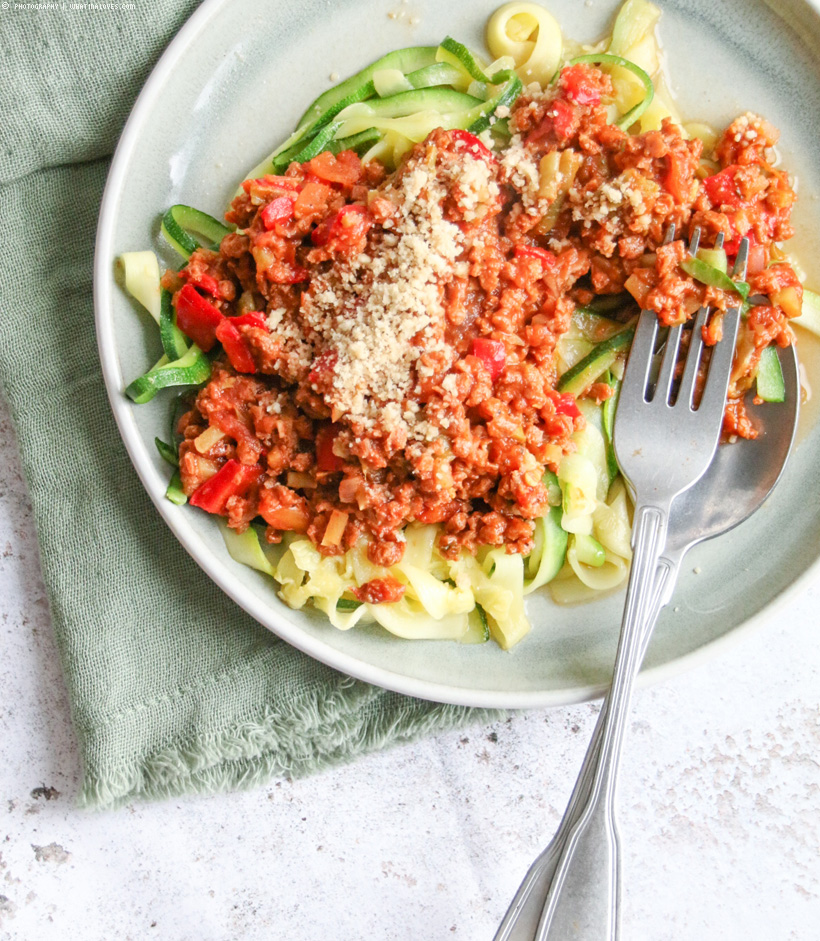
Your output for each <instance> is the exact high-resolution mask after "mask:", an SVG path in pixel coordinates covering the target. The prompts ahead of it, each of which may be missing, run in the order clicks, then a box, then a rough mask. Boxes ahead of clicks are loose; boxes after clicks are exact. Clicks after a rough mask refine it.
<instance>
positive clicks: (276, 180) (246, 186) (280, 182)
mask: <svg viewBox="0 0 820 941" xmlns="http://www.w3.org/2000/svg"><path fill="white" fill-rule="evenodd" d="M254 184H255V185H256V186H258V187H278V188H279V189H283V190H291V191H292V192H294V193H296V192H298V190H299V181H298V180H294V179H293V177H291V176H274V174H272V173H268V174H266V175H265V176H261V177H259V178H258V179H255V180H245V182H244V183H243V184H242V189H243V190H245V192H246V193H247V192H249V191H250V189H251V187H252V186H254Z"/></svg>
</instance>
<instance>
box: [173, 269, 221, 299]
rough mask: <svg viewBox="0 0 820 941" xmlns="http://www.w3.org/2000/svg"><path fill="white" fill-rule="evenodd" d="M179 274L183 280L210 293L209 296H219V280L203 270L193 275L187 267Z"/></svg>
mask: <svg viewBox="0 0 820 941" xmlns="http://www.w3.org/2000/svg"><path fill="white" fill-rule="evenodd" d="M179 276H180V278H182V280H183V281H187V282H188V283H189V284H193V285H194V287H198V288H199V289H200V290H201V291H205V293H206V294H210V295H211V297H219V281H217V280H216V278H215V277H214V276H213V275H211V274H208V273H207V272H205V271H203V272H202V273H201V274H199V275H197V276H196V277H193V276H192V275H191V273H190V272H189V271H188V269H187V268H183V269H182V271H180V273H179Z"/></svg>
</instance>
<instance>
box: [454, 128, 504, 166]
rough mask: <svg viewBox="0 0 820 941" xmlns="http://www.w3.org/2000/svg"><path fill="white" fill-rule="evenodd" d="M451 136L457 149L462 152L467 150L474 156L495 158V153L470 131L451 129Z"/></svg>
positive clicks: (486, 158) (488, 158)
mask: <svg viewBox="0 0 820 941" xmlns="http://www.w3.org/2000/svg"><path fill="white" fill-rule="evenodd" d="M450 138H451V140H452V141H453V142H454V144H455V145H456V150H458V151H461V152H462V153H463V152H464V151H466V152H467V153H469V154H472V155H473V156H474V157H481V158H482V159H484V160H495V154H494V153H493V152H492V151H491V150H490V149H489V148H487V147H485V146H484V144H482V143H481V141H480V140H479V139H478V138H477V137H476V136H475V134H471V133H470V132H469V131H461V130H458V129H456V130H454V131H450Z"/></svg>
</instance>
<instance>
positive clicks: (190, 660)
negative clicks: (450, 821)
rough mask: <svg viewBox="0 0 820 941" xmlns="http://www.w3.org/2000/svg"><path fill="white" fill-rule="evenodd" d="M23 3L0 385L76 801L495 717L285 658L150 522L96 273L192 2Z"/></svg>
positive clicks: (269, 766)
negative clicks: (117, 149)
mask: <svg viewBox="0 0 820 941" xmlns="http://www.w3.org/2000/svg"><path fill="white" fill-rule="evenodd" d="M28 6H29V9H22V8H21V7H22V4H20V5H17V4H15V3H14V2H11V3H9V4H6V3H4V4H2V8H0V56H2V62H3V81H2V83H0V199H1V200H2V203H0V205H1V206H2V208H0V244H1V245H2V254H0V317H1V318H2V320H1V321H0V383H2V389H3V392H4V394H5V396H6V397H7V399H8V401H9V403H10V405H11V409H12V414H13V416H14V420H15V422H16V426H17V432H18V436H19V442H20V448H21V451H22V455H23V463H24V467H25V471H26V475H27V478H28V484H29V488H30V491H31V498H32V502H33V505H34V514H35V519H36V523H37V530H38V536H39V542H40V550H41V556H42V567H43V574H44V576H45V580H46V584H47V585H48V589H49V593H50V598H51V610H52V617H53V621H54V629H55V633H56V636H57V641H58V645H59V650H60V655H61V658H62V663H63V668H64V672H65V677H66V683H67V686H68V691H69V695H70V698H71V704H72V712H73V718H74V724H75V728H76V732H77V737H78V740H79V745H80V749H81V752H82V757H83V766H84V779H83V786H82V792H81V795H80V801H81V802H82V803H84V804H88V805H94V806H98V807H107V806H114V805H117V804H121V803H123V802H125V801H128V800H132V799H134V798H159V797H167V796H171V795H175V794H181V793H189V792H194V791H200V792H202V791H217V790H224V789H228V788H234V787H250V786H253V785H256V784H259V783H261V782H263V781H265V780H266V779H268V778H270V777H271V776H273V775H282V774H289V775H303V774H307V773H309V772H312V771H315V770H317V769H320V768H323V767H326V766H328V765H331V764H333V763H334V762H340V761H345V760H349V759H351V758H353V757H354V756H355V755H357V754H360V753H362V752H365V751H367V750H370V749H374V748H379V747H381V746H383V745H386V744H389V743H392V742H398V741H404V740H408V739H411V738H414V737H416V736H418V735H420V734H422V733H425V732H430V731H432V730H436V729H444V728H449V727H452V726H454V725H456V724H458V723H464V722H466V721H468V720H472V721H477V720H479V719H485V718H487V717H488V715H489V713H487V712H483V711H472V710H469V709H466V708H460V707H454V706H443V705H437V704H434V703H429V702H423V701H420V700H416V699H411V698H408V697H404V696H400V695H398V694H395V693H390V692H387V691H385V690H381V689H377V688H374V687H371V686H368V685H366V684H364V683H361V682H358V681H355V680H352V679H350V678H349V677H346V676H343V675H341V674H339V673H336V672H335V671H333V670H331V669H329V668H327V667H325V666H323V665H321V664H319V663H317V662H315V661H313V660H311V659H310V658H309V657H307V656H305V655H304V654H302V653H300V652H299V651H296V650H294V649H293V648H291V647H289V646H288V645H287V644H286V643H284V642H283V641H281V640H279V639H278V638H276V637H275V636H273V635H272V634H270V633H269V632H268V631H267V630H265V629H264V628H263V627H261V626H260V625H259V624H257V623H256V622H255V621H254V620H252V619H251V618H249V617H248V616H247V615H246V614H245V613H244V612H243V611H241V610H240V609H239V608H238V607H237V606H236V605H235V604H234V603H233V602H232V601H230V600H229V599H228V598H227V597H226V596H224V595H223V594H222V593H221V592H220V591H219V590H218V589H217V588H216V587H215V586H214V585H213V584H212V583H211V582H210V580H209V579H208V578H207V577H206V576H205V575H204V574H203V573H202V572H201V571H200V569H199V568H198V567H197V566H196V565H195V564H194V562H192V561H191V559H190V558H189V557H188V555H187V553H186V552H185V551H184V550H183V549H182V547H181V546H180V545H179V544H178V543H177V542H176V540H175V539H174V537H173V536H172V535H171V533H170V532H169V531H168V529H167V528H166V527H165V524H164V523H163V522H162V520H161V519H160V517H159V515H158V514H157V513H156V511H155V510H154V508H153V506H152V505H151V503H150V501H149V499H148V497H147V496H146V494H145V492H144V491H143V489H142V487H141V485H140V483H139V481H138V479H137V476H136V474H135V472H134V470H133V468H132V467H131V465H130V463H129V461H128V458H127V456H126V452H125V449H124V447H123V445H122V443H121V441H120V438H119V435H118V433H117V429H116V426H115V424H114V420H113V418H112V416H111V413H110V409H109V406H108V402H107V399H106V395H105V390H104V388H103V382H102V377H101V374H100V367H99V362H98V358H97V348H96V340H95V333H94V316H93V308H92V257H93V249H94V235H95V230H96V224H97V214H98V211H99V203H100V198H101V195H102V189H103V185H104V183H105V177H106V173H107V170H108V158H109V155H110V154H111V153H112V151H113V149H114V146H115V144H116V140H117V136H118V134H119V132H120V130H121V127H122V125H123V123H124V121H125V118H126V117H127V115H128V112H129V110H130V108H131V105H132V104H133V102H134V99H135V98H136V96H137V93H138V92H139V89H140V87H141V85H142V83H143V82H144V80H145V78H146V77H147V75H148V73H149V71H150V69H151V67H152V66H153V64H154V62H155V61H156V59H157V57H158V56H159V54H160V52H161V51H162V49H163V48H164V46H165V45H166V44H167V43H168V41H169V40H170V39H171V37H172V36H173V35H174V33H175V32H176V30H177V29H178V28H179V27H180V26H181V25H182V24H183V22H184V21H185V19H186V17H187V16H188V15H190V13H191V12H192V11H193V9H194V7H195V6H196V4H195V3H193V2H191V0H152V2H150V3H146V2H145V0H137V2H136V3H134V4H130V6H132V7H133V9H130V10H129V9H120V10H116V11H115V10H104V9H97V10H83V11H72V10H71V9H70V5H69V4H66V5H65V8H61V7H62V5H61V4H53V5H48V4H38V6H40V7H41V9H32V8H31V7H34V6H35V5H34V4H29V5H28ZM48 6H54V7H57V8H56V9H47V7H48ZM121 6H128V5H125V4H123V5H121Z"/></svg>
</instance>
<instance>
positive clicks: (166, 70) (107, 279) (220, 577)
mask: <svg viewBox="0 0 820 941" xmlns="http://www.w3.org/2000/svg"><path fill="white" fill-rule="evenodd" d="M228 2H229V0H204V2H203V3H202V4H201V5H200V6H199V7H198V8H197V9H196V10H195V11H194V12H193V13H192V14H191V16H190V17H189V18H188V19H187V20H186V21H185V23H184V24H183V25H182V27H181V28H180V29H179V31H178V32H177V33H176V35H175V36H174V37H173V39H172V40H171V41H170V42H169V44H168V45H167V47H166V48H165V50H164V51H163V53H162V55H161V56H160V58H159V59H158V60H157V62H156V64H155V65H154V67H153V69H152V70H151V73H150V75H149V76H148V79H147V80H146V82H145V84H144V85H143V87H142V89H141V91H140V93H139V95H138V96H137V99H136V101H135V102H134V105H133V107H132V109H131V112H130V113H129V116H128V119H127V120H126V123H125V125H124V127H123V130H122V132H121V135H120V137H119V140H118V142H117V146H116V149H115V151H114V155H113V158H112V161H111V165H110V167H109V171H108V175H107V177H106V182H105V187H104V190H103V195H102V199H101V202H100V211H99V215H98V221H97V234H96V239H95V246H94V264H93V280H94V291H93V295H94V321H95V328H96V335H97V350H98V354H99V357H100V364H101V369H102V374H103V380H104V384H105V389H106V394H107V396H108V401H109V404H110V406H111V410H112V412H113V415H114V419H115V421H116V424H117V428H118V430H119V434H120V437H121V438H122V441H123V444H124V445H125V448H126V451H127V453H128V456H129V459H130V461H131V464H132V465H133V467H134V470H135V471H136V473H137V476H138V477H139V479H140V482H141V484H142V486H143V487H144V489H145V490H146V492H147V494H148V496H149V498H150V499H151V501H152V503H153V504H154V506H155V508H156V509H157V510H158V512H159V514H160V516H161V518H162V519H163V521H164V522H165V524H166V525H167V526H168V528H169V529H170V530H171V532H172V533H173V535H174V537H175V538H176V539H177V541H178V542H179V543H180V544H181V545H182V547H183V548H184V549H185V551H186V552H187V553H188V554H189V555H190V556H191V558H192V559H193V560H194V561H195V562H196V563H197V565H198V566H199V567H200V568H201V569H202V570H203V571H204V573H205V574H206V575H207V576H208V578H210V579H211V580H212V581H213V582H214V583H215V584H216V585H217V586H218V587H219V588H220V589H221V590H222V591H223V592H224V593H225V594H227V595H228V597H230V598H231V599H232V600H233V601H234V602H235V603H236V604H237V605H239V607H240V608H241V609H242V610H244V611H245V612H246V613H247V614H249V615H250V616H251V617H253V618H254V619H255V620H256V621H257V622H258V623H260V624H261V625H262V626H263V627H264V628H266V629H267V630H270V631H271V632H272V633H274V634H276V635H277V636H278V637H280V638H281V639H282V640H284V641H285V642H286V643H289V644H290V645H291V646H293V647H295V648H297V649H298V650H300V651H302V652H303V653H305V654H307V655H308V656H310V657H312V658H313V659H316V660H318V661H320V662H321V663H324V664H325V665H327V666H329V667H331V668H333V669H336V670H339V671H341V672H343V673H346V674H348V675H350V676H352V677H354V678H356V679H359V680H362V681H363V682H366V683H370V684H372V685H375V686H378V687H381V688H383V689H388V690H391V691H393V692H397V693H401V694H403V695H407V696H411V697H415V698H419V699H425V700H429V701H432V702H439V703H449V704H452V705H457V706H470V707H476V708H490V709H532V708H546V707H556V706H563V705H571V704H574V703H578V702H583V701H587V700H590V699H596V698H600V697H601V696H602V695H603V694H604V692H605V691H606V686H604V685H601V684H585V685H580V686H568V687H563V688H561V689H553V690H533V689H530V690H525V691H509V690H507V691H505V690H493V689H483V690H477V689H472V688H466V687H462V686H450V685H447V684H444V683H440V682H434V681H431V680H425V679H419V678H415V677H411V676H407V675H405V674H399V673H395V672H393V671H391V670H389V669H387V668H385V667H382V666H377V665H374V664H370V663H366V662H364V661H362V660H360V659H359V658H357V657H354V656H351V655H350V654H347V653H345V652H344V651H342V650H339V649H338V648H336V647H333V646H331V645H329V644H327V643H326V642H324V641H323V640H322V639H321V638H319V637H314V636H311V635H310V634H309V633H308V632H306V631H304V630H303V629H302V628H301V627H300V626H299V625H297V624H295V623H293V622H290V621H288V619H287V618H286V617H285V616H284V615H283V614H280V613H279V612H278V611H277V610H276V608H273V607H270V606H266V605H264V604H263V603H262V602H261V601H260V600H258V599H257V598H256V597H255V596H254V595H252V594H251V595H249V594H244V593H243V592H242V586H241V584H240V583H239V582H238V581H236V580H235V578H234V577H233V575H232V574H231V572H230V571H229V569H228V567H227V566H226V565H225V563H224V560H222V559H219V558H218V557H217V556H216V554H215V553H214V552H213V551H212V550H211V549H210V548H209V546H208V545H207V544H206V543H204V542H203V541H202V540H201V538H200V537H199V536H198V535H197V534H196V533H194V532H193V531H192V530H191V529H190V527H189V526H187V525H186V523H185V519H184V516H183V515H182V514H178V513H173V512H172V509H176V508H175V507H174V506H173V505H172V504H171V503H170V502H169V501H168V500H166V499H165V488H166V486H167V482H165V481H162V480H161V479H160V477H159V475H158V473H157V472H156V470H155V468H154V466H153V462H152V460H151V456H150V455H149V451H148V448H147V446H146V444H145V442H144V440H143V438H142V436H141V434H140V432H139V430H138V428H137V426H136V422H135V420H134V414H133V413H134V409H135V408H136V407H137V406H135V405H134V404H133V403H131V402H129V401H128V400H127V399H126V397H125V395H124V394H123V384H122V381H123V377H122V376H121V374H120V370H119V362H118V360H117V358H116V357H115V356H112V355H110V354H111V352H112V351H114V350H115V349H116V336H115V334H114V330H113V318H111V317H110V316H109V313H110V310H111V305H112V301H113V287H114V284H115V282H114V278H113V277H112V276H111V271H112V267H111V266H112V264H113V261H114V254H113V239H114V231H115V222H116V216H115V213H114V209H115V207H116V203H117V200H118V198H119V193H120V191H121V188H122V186H123V185H124V183H125V176H126V174H125V170H126V169H127V166H128V161H129V158H130V156H131V154H132V151H133V150H134V148H135V146H136V145H137V143H138V139H139V131H140V128H141V126H142V124H143V122H144V120H145V119H146V118H147V117H150V113H151V108H152V106H153V105H154V103H155V101H156V99H157V97H158V94H159V92H160V91H161V89H162V87H163V85H164V83H165V81H166V79H167V78H168V77H169V76H170V75H171V74H172V73H173V70H174V67H175V65H176V64H177V62H178V60H179V59H180V58H181V56H182V55H183V54H184V53H185V52H186V51H187V49H188V47H189V45H190V43H191V42H192V41H193V40H194V39H195V37H196V35H197V34H198V33H199V32H200V31H201V30H203V29H204V28H206V27H207V24H208V21H209V20H210V19H211V18H212V17H213V16H214V15H215V14H216V13H217V12H219V11H220V10H221V9H222V8H223V7H224V6H227V4H228ZM761 2H763V3H764V4H765V5H768V4H766V3H765V0H761ZM798 2H799V3H802V4H803V5H804V6H806V7H809V8H810V9H811V10H813V11H814V13H815V15H820V0H798ZM773 12H774V13H775V14H776V15H777V16H778V17H779V18H780V19H781V20H782V16H781V14H780V13H778V11H776V10H773ZM784 22H785V21H784ZM818 572H820V556H818V557H817V558H816V559H815V560H814V562H813V563H811V565H809V566H808V567H807V568H806V569H805V570H804V571H803V572H802V573H800V574H799V575H797V576H795V578H794V579H793V580H792V581H791V582H789V583H788V584H787V585H786V586H785V587H783V588H782V589H781V590H780V591H778V592H777V593H776V594H775V595H774V596H773V597H772V598H771V599H770V600H769V601H768V602H767V603H766V604H764V605H763V607H761V608H760V609H759V610H758V611H756V612H755V613H754V614H753V615H752V616H751V617H749V618H747V619H746V620H745V621H743V622H742V623H740V624H738V625H736V626H735V627H733V628H731V629H730V630H728V631H727V632H726V633H725V634H723V635H721V636H720V637H717V638H715V639H713V640H711V641H708V642H707V643H705V644H703V645H702V646H700V647H698V648H696V649H695V650H692V651H690V652H689V653H685V654H682V655H680V656H677V657H675V658H674V659H672V660H669V661H667V662H666V663H663V664H660V665H658V666H655V667H650V668H645V669H642V670H641V673H640V675H639V676H638V679H637V685H638V686H639V687H640V688H644V687H647V686H650V685H654V684H657V683H662V682H665V681H667V680H669V679H672V678H674V677H676V676H678V675H680V674H682V673H684V672H686V671H688V670H691V669H693V668H695V667H697V666H699V665H700V664H702V663H706V662H708V661H710V660H712V659H714V658H716V657H719V656H721V655H722V654H723V653H724V652H725V651H727V650H728V649H729V648H730V647H732V646H735V645H736V644H738V643H739V642H740V641H741V639H743V638H745V637H747V636H751V635H752V634H753V633H754V632H756V631H758V630H760V629H761V628H762V627H763V626H764V625H765V623H766V622H767V621H768V620H769V619H770V618H772V617H773V615H774V614H775V613H776V612H777V611H779V610H781V609H782V608H783V607H785V606H786V605H787V604H788V603H789V602H790V601H791V600H792V599H793V598H794V597H796V596H797V595H798V594H799V593H801V592H802V591H803V590H805V588H806V586H807V585H808V584H809V583H810V582H811V581H813V580H814V579H815V578H816V576H817V574H818ZM282 604H284V602H282ZM396 640H397V641H398V642H401V639H400V638H396Z"/></svg>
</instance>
